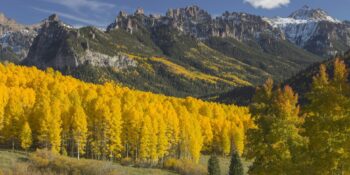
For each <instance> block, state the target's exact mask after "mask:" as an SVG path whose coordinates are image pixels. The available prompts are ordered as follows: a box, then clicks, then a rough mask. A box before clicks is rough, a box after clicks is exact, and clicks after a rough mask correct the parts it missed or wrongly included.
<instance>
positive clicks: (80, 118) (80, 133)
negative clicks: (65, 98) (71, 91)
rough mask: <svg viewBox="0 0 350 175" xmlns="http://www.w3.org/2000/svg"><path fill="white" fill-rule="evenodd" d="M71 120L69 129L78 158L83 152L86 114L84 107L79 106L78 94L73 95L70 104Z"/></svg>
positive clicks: (86, 130)
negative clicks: (71, 104) (71, 103)
mask: <svg viewBox="0 0 350 175" xmlns="http://www.w3.org/2000/svg"><path fill="white" fill-rule="evenodd" d="M71 110H72V112H71V115H72V120H71V131H72V137H73V140H74V143H75V144H76V149H77V151H76V152H77V158H78V159H80V154H84V153H85V145H86V141H87V132H88V128H87V116H86V114H85V111H84V109H83V108H82V106H81V102H80V99H79V96H78V94H75V95H74V96H73V106H72V109H71Z"/></svg>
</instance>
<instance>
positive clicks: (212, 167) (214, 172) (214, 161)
mask: <svg viewBox="0 0 350 175" xmlns="http://www.w3.org/2000/svg"><path fill="white" fill-rule="evenodd" d="M208 174H209V175H221V171H220V163H219V159H218V157H217V156H216V155H211V156H210V158H209V160H208Z"/></svg>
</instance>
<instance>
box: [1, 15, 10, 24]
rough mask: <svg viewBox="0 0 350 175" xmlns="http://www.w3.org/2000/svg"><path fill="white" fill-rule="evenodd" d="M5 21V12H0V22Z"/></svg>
mask: <svg viewBox="0 0 350 175" xmlns="http://www.w3.org/2000/svg"><path fill="white" fill-rule="evenodd" d="M6 21H8V19H7V17H6V16H5V14H3V13H1V12H0V23H1V24H2V23H4V22H6Z"/></svg>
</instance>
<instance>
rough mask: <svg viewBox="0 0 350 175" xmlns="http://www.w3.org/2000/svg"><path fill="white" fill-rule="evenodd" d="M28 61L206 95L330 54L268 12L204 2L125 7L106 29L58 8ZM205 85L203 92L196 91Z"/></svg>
mask: <svg viewBox="0 0 350 175" xmlns="http://www.w3.org/2000/svg"><path fill="white" fill-rule="evenodd" d="M41 25H42V27H41V28H40V30H38V35H37V36H36V37H35V39H34V40H33V42H32V44H31V47H30V49H29V53H28V56H27V57H26V58H25V59H24V60H23V61H22V64H25V65H30V66H37V67H39V68H42V69H45V68H47V67H53V68H55V69H58V70H61V71H62V72H63V73H65V74H71V75H73V76H75V77H77V78H80V79H83V80H86V81H93V82H104V81H109V80H113V81H116V82H119V83H121V84H124V85H126V86H129V87H132V88H137V89H140V90H146V91H152V92H157V93H164V94H166V95H175V96H188V95H191V96H198V97H199V96H203V95H207V94H211V93H217V92H222V91H227V90H229V89H231V88H234V87H242V86H247V85H253V86H255V85H259V84H261V83H262V82H264V81H265V79H267V78H268V77H273V78H274V79H275V80H278V81H282V80H283V79H285V78H287V77H290V76H292V75H294V74H295V73H297V72H298V71H300V70H301V69H303V68H306V67H307V66H308V65H310V64H313V63H315V62H319V61H322V60H323V59H324V58H321V57H320V56H317V55H315V54H312V53H310V52H308V51H306V50H304V49H303V48H300V47H299V46H298V45H296V44H294V43H292V42H290V41H289V40H287V39H286V37H285V35H284V33H283V31H281V30H280V29H279V28H276V27H274V26H272V25H270V23H269V22H268V21H266V20H265V19H264V18H263V17H261V16H257V15H252V14H247V13H236V12H232V13H231V12H225V13H223V15H222V16H218V17H215V18H214V17H212V16H211V15H210V14H209V13H208V12H206V11H205V10H203V9H200V8H199V7H198V6H190V7H186V8H178V9H171V10H169V11H168V12H167V13H166V14H165V15H164V16H162V15H158V16H157V15H145V13H144V10H143V9H141V8H140V9H137V10H136V11H135V13H134V14H127V13H125V12H120V13H119V15H118V16H117V17H116V19H115V20H114V22H112V23H111V24H110V25H109V26H108V27H107V29H106V31H104V30H100V29H98V28H96V27H82V28H78V29H77V28H74V27H72V26H69V25H67V24H65V23H64V22H62V21H61V20H59V18H58V17H57V15H53V16H50V17H49V18H48V19H47V20H44V21H43V22H42V24H41ZM197 91H198V92H197Z"/></svg>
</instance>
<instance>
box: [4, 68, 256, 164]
mask: <svg viewBox="0 0 350 175" xmlns="http://www.w3.org/2000/svg"><path fill="white" fill-rule="evenodd" d="M0 99H1V100H0V136H1V137H0V138H1V146H2V147H4V148H13V149H24V150H35V149H36V148H48V149H50V150H52V151H53V152H59V153H61V154H64V155H70V156H74V157H78V158H79V157H85V158H93V159H110V160H116V159H120V158H124V157H128V158H132V159H133V160H137V161H142V162H146V163H150V164H157V163H158V162H159V161H163V160H164V159H166V158H170V157H175V158H180V159H189V160H192V161H194V162H197V161H198V160H199V157H200V155H201V153H217V154H221V155H229V154H230V152H231V150H232V148H236V149H237V150H238V151H239V153H240V154H242V153H243V151H244V143H245V131H246V130H247V129H249V128H252V127H254V124H253V122H252V120H251V119H250V115H249V113H248V109H247V108H245V107H236V106H233V105H222V104H217V103H208V102H203V101H201V100H197V99H194V98H186V99H180V98H173V97H167V96H164V95H156V94H152V93H148V92H140V91H136V90H131V89H128V88H124V87H120V86H118V85H116V84H113V83H106V84H104V85H94V84H89V83H84V82H82V81H79V80H77V79H74V78H72V77H68V76H63V75H61V73H59V72H55V71H53V70H52V69H48V70H46V71H40V70H38V69H37V68H34V67H32V68H28V67H22V66H15V65H13V64H5V65H2V64H1V65H0Z"/></svg>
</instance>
